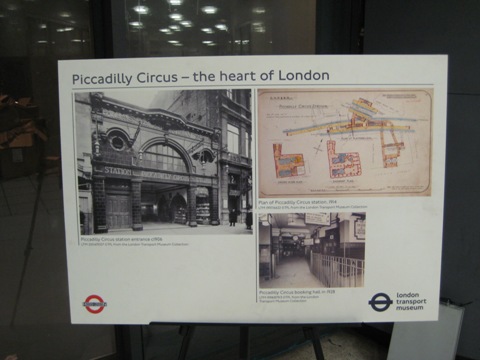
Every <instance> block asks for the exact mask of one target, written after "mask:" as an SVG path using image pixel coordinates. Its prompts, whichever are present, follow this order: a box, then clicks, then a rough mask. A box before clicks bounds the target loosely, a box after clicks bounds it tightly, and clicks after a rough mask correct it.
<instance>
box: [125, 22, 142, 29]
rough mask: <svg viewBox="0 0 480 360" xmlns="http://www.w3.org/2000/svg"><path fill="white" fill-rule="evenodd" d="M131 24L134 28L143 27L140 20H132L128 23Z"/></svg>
mask: <svg viewBox="0 0 480 360" xmlns="http://www.w3.org/2000/svg"><path fill="white" fill-rule="evenodd" d="M128 24H129V25H130V26H133V27H134V28H138V29H140V28H142V27H143V24H142V23H141V22H140V21H131V22H129V23H128Z"/></svg>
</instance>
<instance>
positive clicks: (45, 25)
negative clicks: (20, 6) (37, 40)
mask: <svg viewBox="0 0 480 360" xmlns="http://www.w3.org/2000/svg"><path fill="white" fill-rule="evenodd" d="M38 28H39V29H46V28H47V24H40V25H38Z"/></svg>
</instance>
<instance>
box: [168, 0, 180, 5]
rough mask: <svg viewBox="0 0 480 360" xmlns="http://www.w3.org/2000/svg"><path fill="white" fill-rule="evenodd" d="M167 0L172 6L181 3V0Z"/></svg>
mask: <svg viewBox="0 0 480 360" xmlns="http://www.w3.org/2000/svg"><path fill="white" fill-rule="evenodd" d="M167 2H168V3H169V4H170V5H172V6H180V5H182V3H183V0H167Z"/></svg>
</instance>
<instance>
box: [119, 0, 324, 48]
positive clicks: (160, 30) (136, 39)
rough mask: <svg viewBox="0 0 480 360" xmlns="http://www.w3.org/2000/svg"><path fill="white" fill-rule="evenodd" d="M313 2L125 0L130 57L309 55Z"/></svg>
mask: <svg viewBox="0 0 480 360" xmlns="http://www.w3.org/2000/svg"><path fill="white" fill-rule="evenodd" d="M315 4H316V2H315V1H314V0H302V1H292V0H276V1H261V0H260V1H259V0H230V1H221V0H211V1H200V0H162V1H158V0H143V1H141V2H139V1H138V0H125V9H126V11H127V17H126V19H127V20H126V22H127V24H126V28H127V39H128V46H129V56H133V57H136V56H198V55H248V54H313V53H314V52H315Z"/></svg>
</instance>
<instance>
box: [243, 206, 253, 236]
mask: <svg viewBox="0 0 480 360" xmlns="http://www.w3.org/2000/svg"><path fill="white" fill-rule="evenodd" d="M252 223H253V214H252V208H251V207H250V206H249V207H248V208H247V218H246V220H245V225H247V230H252Z"/></svg>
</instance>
